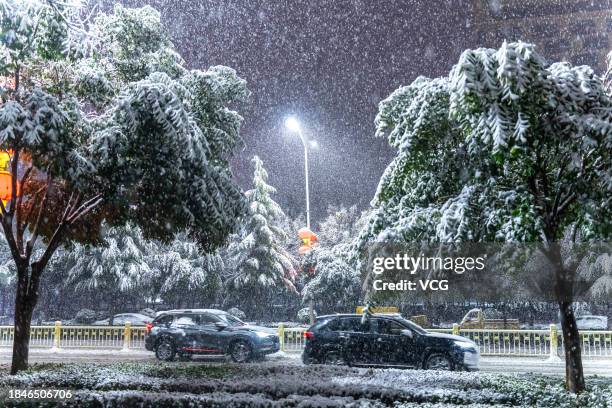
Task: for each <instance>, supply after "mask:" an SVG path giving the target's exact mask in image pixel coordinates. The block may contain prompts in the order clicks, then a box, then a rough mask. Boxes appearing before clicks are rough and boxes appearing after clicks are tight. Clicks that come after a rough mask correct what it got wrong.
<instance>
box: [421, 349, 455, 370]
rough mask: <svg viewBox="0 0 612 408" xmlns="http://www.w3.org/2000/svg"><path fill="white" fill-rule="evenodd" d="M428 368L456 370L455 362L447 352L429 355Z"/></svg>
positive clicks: (426, 366)
mask: <svg viewBox="0 0 612 408" xmlns="http://www.w3.org/2000/svg"><path fill="white" fill-rule="evenodd" d="M425 369H426V370H445V371H452V370H454V367H453V362H452V361H451V359H450V357H448V356H447V355H446V354H441V353H434V354H431V355H430V356H429V357H427V360H426V361H425Z"/></svg>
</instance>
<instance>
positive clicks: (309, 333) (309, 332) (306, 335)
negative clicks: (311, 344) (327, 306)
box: [304, 331, 314, 339]
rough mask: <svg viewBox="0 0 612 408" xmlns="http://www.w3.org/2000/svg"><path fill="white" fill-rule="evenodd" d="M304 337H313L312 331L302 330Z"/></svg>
mask: <svg viewBox="0 0 612 408" xmlns="http://www.w3.org/2000/svg"><path fill="white" fill-rule="evenodd" d="M304 338H305V339H314V333H313V332H311V331H305V332H304Z"/></svg>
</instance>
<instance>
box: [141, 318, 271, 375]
mask: <svg viewBox="0 0 612 408" xmlns="http://www.w3.org/2000/svg"><path fill="white" fill-rule="evenodd" d="M145 331H146V335H145V348H146V349H147V350H149V351H155V356H156V357H157V358H158V359H159V360H164V361H172V360H174V358H175V357H176V356H178V357H179V359H181V360H187V359H190V358H191V356H192V355H194V354H200V355H229V356H230V357H231V358H232V360H234V361H235V362H238V363H242V362H246V361H249V360H251V359H254V358H258V357H263V356H264V355H266V354H270V353H275V352H277V351H278V350H279V349H280V342H279V339H278V335H277V333H276V331H275V330H274V329H270V328H267V327H259V326H254V325H250V324H247V323H244V322H243V321H242V320H240V319H238V318H237V317H235V316H232V315H230V314H229V313H227V312H224V311H222V310H216V309H191V310H184V309H181V310H169V311H166V312H162V313H159V314H158V315H157V317H156V318H155V320H153V322H152V323H150V324H148V325H147V326H146V329H145Z"/></svg>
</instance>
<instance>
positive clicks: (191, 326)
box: [170, 313, 200, 351]
mask: <svg viewBox="0 0 612 408" xmlns="http://www.w3.org/2000/svg"><path fill="white" fill-rule="evenodd" d="M197 328H198V317H197V315H194V314H191V313H189V314H181V315H178V316H176V318H175V319H174V321H173V322H172V324H171V325H170V331H171V332H172V333H173V337H174V339H175V341H176V343H177V344H176V346H177V349H178V351H181V350H184V351H191V350H192V349H194V348H198V347H199V341H200V340H199V337H198V330H197Z"/></svg>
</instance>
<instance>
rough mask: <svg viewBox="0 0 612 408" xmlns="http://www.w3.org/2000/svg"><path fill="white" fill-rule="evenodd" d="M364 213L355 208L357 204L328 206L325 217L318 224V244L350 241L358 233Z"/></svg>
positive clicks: (330, 245) (328, 244)
mask: <svg viewBox="0 0 612 408" xmlns="http://www.w3.org/2000/svg"><path fill="white" fill-rule="evenodd" d="M366 214H367V213H361V212H360V211H359V210H357V206H352V207H348V208H346V207H330V208H328V210H327V217H325V219H324V220H323V221H322V222H321V223H320V224H319V230H318V237H319V245H322V246H325V247H332V246H334V245H338V244H341V243H350V242H352V241H353V240H354V239H356V238H357V236H358V235H359V231H360V230H361V229H362V227H363V223H364V220H365V219H366Z"/></svg>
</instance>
